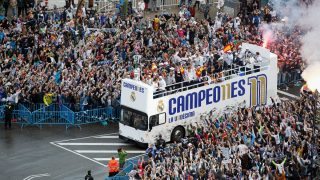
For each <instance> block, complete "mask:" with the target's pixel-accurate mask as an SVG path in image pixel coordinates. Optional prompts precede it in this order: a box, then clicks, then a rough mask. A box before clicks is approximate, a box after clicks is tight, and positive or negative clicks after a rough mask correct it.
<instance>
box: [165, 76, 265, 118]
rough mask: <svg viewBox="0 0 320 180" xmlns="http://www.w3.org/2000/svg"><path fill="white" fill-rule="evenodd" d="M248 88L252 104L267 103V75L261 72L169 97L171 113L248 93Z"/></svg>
mask: <svg viewBox="0 0 320 180" xmlns="http://www.w3.org/2000/svg"><path fill="white" fill-rule="evenodd" d="M246 86H249V87H246ZM248 88H249V89H250V106H256V105H262V104H266V102H267V76H266V75H264V74H260V75H258V76H251V77H249V78H248V79H240V80H238V81H234V82H231V83H225V84H221V85H220V84H217V85H216V86H215V87H212V86H211V87H210V88H207V89H202V90H200V91H198V92H191V93H188V94H186V95H181V96H178V97H173V98H171V99H169V115H174V114H177V113H182V112H185V111H189V110H192V109H194V108H198V107H201V106H203V105H205V106H206V105H210V104H213V103H219V102H221V101H224V100H228V99H232V98H235V97H238V96H243V95H245V94H246V93H248V92H246V89H248Z"/></svg>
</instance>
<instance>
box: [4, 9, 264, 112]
mask: <svg viewBox="0 0 320 180" xmlns="http://www.w3.org/2000/svg"><path fill="white" fill-rule="evenodd" d="M30 6H31V5H28V6H26V7H30ZM75 11H76V10H75V8H73V7H72V6H70V7H69V8H65V9H63V10H61V9H54V10H52V11H47V10H46V8H45V4H43V3H40V4H38V5H37V6H36V7H34V8H29V9H27V12H25V11H21V13H19V14H20V16H18V17H17V16H14V17H13V18H7V17H4V18H3V19H2V20H1V22H0V23H1V25H0V42H1V44H2V46H1V48H0V61H1V65H0V72H1V74H0V77H1V78H0V99H1V100H2V101H18V100H19V102H32V103H43V96H45V95H46V94H48V93H51V94H54V95H55V96H56V99H57V101H59V102H61V103H67V104H81V105H82V106H95V107H96V106H106V105H107V106H108V105H109V106H110V105H112V104H115V103H116V102H117V100H119V95H120V82H121V79H123V78H127V77H131V78H132V77H133V76H134V68H135V67H136V66H138V67H139V68H140V69H141V77H140V79H141V80H142V81H144V82H146V83H148V84H153V85H154V86H155V89H159V86H160V88H161V87H163V86H165V85H169V84H172V83H176V82H181V81H186V80H188V81H193V80H197V79H199V78H200V77H202V76H208V77H214V76H213V74H218V73H221V72H222V71H225V70H227V69H230V68H231V67H232V65H233V64H239V65H243V62H242V61H241V59H239V58H238V57H239V56H241V53H240V51H239V48H238V47H239V45H240V43H241V42H242V41H245V42H250V43H261V39H260V38H259V29H258V27H257V25H256V24H254V23H252V22H246V21H244V22H243V23H242V22H241V18H239V17H237V18H235V19H232V18H230V17H229V16H228V15H227V14H224V13H220V14H219V15H218V16H217V17H216V18H215V19H211V18H210V17H209V18H208V19H203V20H196V19H195V18H194V17H192V16H186V14H188V13H186V12H188V11H189V10H188V8H187V7H186V6H182V7H181V11H180V13H179V14H178V15H177V14H164V15H161V16H159V17H158V16H155V18H153V19H151V18H146V19H143V18H142V17H140V16H136V15H129V16H127V17H125V18H123V19H121V17H120V16H114V15H112V14H110V13H107V14H106V13H100V14H99V13H93V12H92V11H90V12H86V11H85V8H81V10H80V13H78V16H79V17H78V19H77V20H76V18H75V17H76V15H75ZM193 16H194V14H193ZM229 44H232V47H233V48H231V46H230V49H229V50H228V51H222V50H223V48H224V47H225V46H227V45H229ZM253 53H255V52H253ZM134 56H141V57H142V58H140V59H139V62H138V64H136V63H135V62H136V61H134V58H133V57H134ZM256 59H259V58H256ZM222 75H223V74H222ZM222 75H220V76H222ZM208 79H211V78H208ZM212 80H213V81H215V79H214V78H213V79H212Z"/></svg>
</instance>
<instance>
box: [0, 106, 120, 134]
mask: <svg viewBox="0 0 320 180" xmlns="http://www.w3.org/2000/svg"><path fill="white" fill-rule="evenodd" d="M5 106H6V105H5V104H3V103H2V104H0V123H3V122H4V118H5ZM69 107H70V105H69V104H51V105H49V106H45V105H44V104H27V103H18V104H16V105H14V110H13V111H12V120H11V122H12V123H15V124H19V125H20V126H21V128H23V127H24V126H39V127H40V128H42V126H43V125H65V127H66V129H67V128H69V127H71V126H77V127H79V128H80V126H81V125H85V124H92V123H99V122H100V123H102V124H103V125H108V124H109V123H110V122H117V121H118V120H119V118H120V116H119V115H120V109H119V108H118V107H117V108H113V107H101V108H96V109H90V110H83V111H78V112H75V111H73V110H71V109H70V108H69Z"/></svg>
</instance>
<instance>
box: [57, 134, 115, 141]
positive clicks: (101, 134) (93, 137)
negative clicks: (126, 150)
mask: <svg viewBox="0 0 320 180" xmlns="http://www.w3.org/2000/svg"><path fill="white" fill-rule="evenodd" d="M113 134H118V133H110V134H101V135H96V136H87V137H82V138H74V139H66V140H61V141H54V143H60V142H66V141H74V140H80V139H88V138H97V137H103V136H109V135H113Z"/></svg>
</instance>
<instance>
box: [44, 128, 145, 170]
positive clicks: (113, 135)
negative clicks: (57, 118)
mask: <svg viewBox="0 0 320 180" xmlns="http://www.w3.org/2000/svg"><path fill="white" fill-rule="evenodd" d="M117 134H118V133H110V134H102V135H96V136H88V137H82V138H74V139H66V140H61V141H54V142H50V144H52V145H54V146H56V147H59V148H61V149H64V150H66V151H69V152H71V153H73V154H76V155H78V156H80V157H83V158H85V159H87V160H89V161H92V162H94V163H97V164H99V165H101V166H103V167H106V168H107V167H108V166H107V165H105V164H103V163H101V162H99V161H109V160H110V159H111V158H89V157H87V156H85V155H83V154H80V153H79V152H76V151H80V152H81V151H82V152H83V151H86V150H76V151H74V150H71V149H68V148H66V147H63V146H72V145H74V146H81V147H85V145H88V146H107V145H108V146H113V147H114V146H117V145H118V146H132V144H130V143H69V142H67V141H75V140H83V139H89V138H95V139H99V138H101V139H104V138H105V139H117V138H118V136H117ZM128 151H129V150H128ZM128 151H127V152H128ZM113 152H117V151H116V150H114V151H113ZM133 152H137V151H134V150H132V154H134V153H133ZM128 153H129V152H128ZM141 153H142V155H144V154H145V151H141ZM136 154H138V152H137V153H136ZM139 156H141V155H138V156H134V157H131V158H129V159H133V158H136V157H139ZM116 159H118V158H116ZM129 159H127V160H129Z"/></svg>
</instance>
